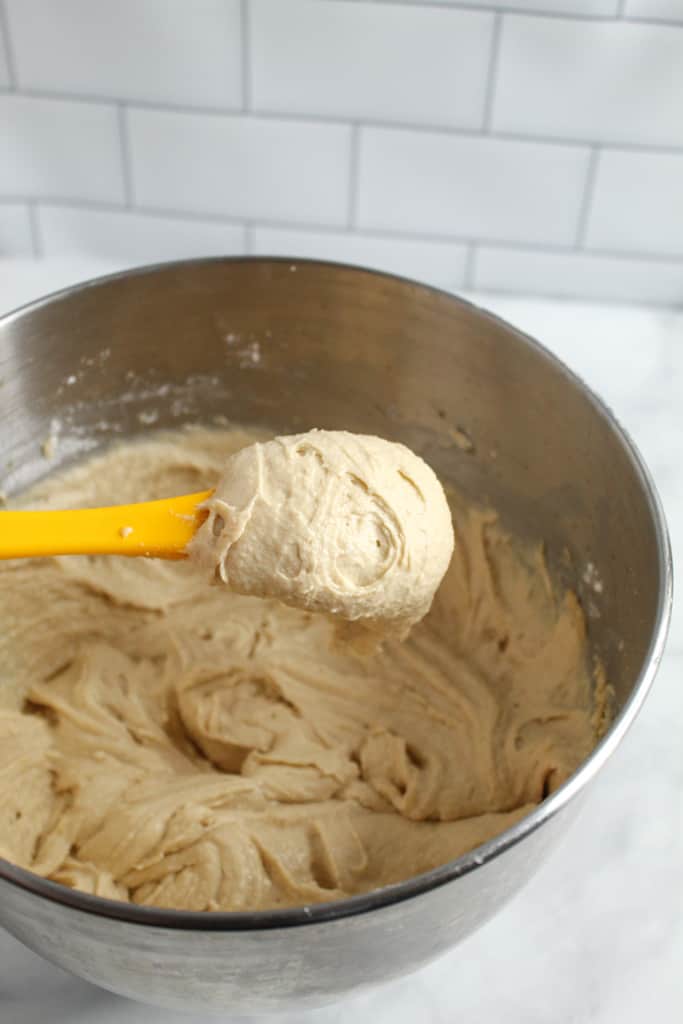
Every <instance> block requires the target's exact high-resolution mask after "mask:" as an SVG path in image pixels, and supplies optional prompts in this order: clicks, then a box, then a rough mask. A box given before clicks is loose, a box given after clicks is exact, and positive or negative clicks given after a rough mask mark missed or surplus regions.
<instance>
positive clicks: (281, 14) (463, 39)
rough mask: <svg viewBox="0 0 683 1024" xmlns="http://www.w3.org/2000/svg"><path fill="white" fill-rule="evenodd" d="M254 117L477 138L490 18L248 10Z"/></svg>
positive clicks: (400, 11) (261, 1)
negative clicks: (432, 130) (339, 120)
mask: <svg viewBox="0 0 683 1024" xmlns="http://www.w3.org/2000/svg"><path fill="white" fill-rule="evenodd" d="M250 12H251V21H250V31H249V37H250V44H251V68H252V71H251V99H252V106H253V108H254V109H256V110H259V109H260V110H266V111H278V112H285V113H303V114H320V115H323V116H325V117H330V116H331V117H350V118H359V119H367V120H386V121H403V122H420V123H425V124H432V125H448V126H456V127H461V128H477V127H479V125H480V124H481V121H482V117H483V113H484V102H485V96H486V83H487V79H488V62H489V54H490V50H491V41H492V32H493V14H490V13H484V12H480V11H462V10H455V9H450V10H438V9H435V8H433V7H420V6H400V5H387V6H378V5H376V4H349V3H346V2H337V0H330V2H326V3H319V2H317V0H288V2H287V3H282V0H251V8H250Z"/></svg>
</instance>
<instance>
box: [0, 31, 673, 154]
mask: <svg viewBox="0 0 683 1024" xmlns="http://www.w3.org/2000/svg"><path fill="white" fill-rule="evenodd" d="M679 27H682V28H683V26H679ZM3 94H4V95H11V96H13V97H17V98H18V97H20V96H22V97H26V98H27V99H40V100H48V101H50V100H55V101H67V102H73V103H99V104H101V105H102V106H107V105H108V106H110V107H111V106H114V107H117V106H118V105H119V104H121V103H125V106H126V109H127V110H134V111H135V110H142V111H149V112H154V113H160V114H168V113H171V114H188V115H192V114H194V115H197V116H206V117H216V118H223V117H225V118H232V119H234V120H240V119H242V118H243V117H245V115H246V117H248V118H251V119H253V120H256V121H288V122H291V123H292V124H313V125H315V124H317V125H325V126H327V127H345V128H348V127H350V125H351V119H350V118H349V117H341V116H335V115H322V114H302V113H285V114H283V113H282V112H281V111H277V110H253V109H250V110H249V111H247V112H245V111H241V110H238V109H235V108H230V107H200V106H195V107H193V106H184V105H180V104H163V103H152V102H150V101H147V100H128V99H126V100H125V101H124V100H122V99H121V98H120V97H112V96H92V95H84V94H74V93H65V92H50V91H46V90H44V89H22V90H21V91H20V92H14V91H12V90H8V89H2V88H0V96H2V95H3ZM353 123H356V124H358V126H359V127H361V128H372V129H386V130H389V131H399V132H413V133H422V134H429V135H442V136H444V137H446V138H454V139H458V138H460V139H482V138H486V139H488V140H494V141H499V142H517V143H523V144H527V145H543V146H560V147H565V148H571V147H575V148H583V149H585V148H592V147H593V146H594V145H596V143H597V141H598V140H596V139H586V138H583V139H582V138H574V137H570V136H568V137H566V138H565V137H562V136H547V135H538V134H535V133H533V132H530V133H526V134H525V133H521V132H506V131H504V130H503V131H501V130H497V131H495V132H491V133H490V134H488V135H485V136H484V135H482V132H481V130H480V129H476V128H466V127H464V126H455V125H451V126H449V125H443V124H420V123H417V122H413V121H397V120H393V121H392V120H386V121H381V120H377V119H376V118H359V119H358V120H357V121H355V122H353ZM600 146H601V147H602V148H603V149H609V150H617V151H623V152H636V153H653V154H671V155H676V156H683V143H682V144H680V145H677V144H675V143H674V144H671V145H666V144H663V143H649V142H628V141H621V142H618V141H603V140H600Z"/></svg>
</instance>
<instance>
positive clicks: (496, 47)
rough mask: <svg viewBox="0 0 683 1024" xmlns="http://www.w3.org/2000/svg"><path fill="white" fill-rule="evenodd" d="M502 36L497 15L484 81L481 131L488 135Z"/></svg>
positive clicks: (501, 20)
mask: <svg viewBox="0 0 683 1024" xmlns="http://www.w3.org/2000/svg"><path fill="white" fill-rule="evenodd" d="M502 34H503V15H502V14H501V13H498V14H496V15H495V18H494V21H493V32H492V34H491V53H490V55H489V69H488V77H487V81H486V94H485V96H484V112H483V117H482V123H481V127H482V131H484V132H486V133H490V131H491V126H492V124H493V105H494V101H495V96H496V88H497V85H498V69H499V67H500V60H499V57H500V44H501V37H502Z"/></svg>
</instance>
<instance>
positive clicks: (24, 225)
mask: <svg viewBox="0 0 683 1024" xmlns="http://www.w3.org/2000/svg"><path fill="white" fill-rule="evenodd" d="M26 256H33V239H32V233H31V215H30V213H29V209H28V206H27V205H26V203H0V259H8V258H15V259H16V258H20V257H26Z"/></svg>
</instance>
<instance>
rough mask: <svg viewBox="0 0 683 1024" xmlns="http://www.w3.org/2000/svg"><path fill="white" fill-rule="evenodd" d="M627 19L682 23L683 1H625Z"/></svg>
mask: <svg viewBox="0 0 683 1024" xmlns="http://www.w3.org/2000/svg"><path fill="white" fill-rule="evenodd" d="M624 14H625V15H626V17H627V18H652V19H655V20H656V19H657V18H661V19H663V20H667V21H680V22H683V0H626V6H625V8H624Z"/></svg>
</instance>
